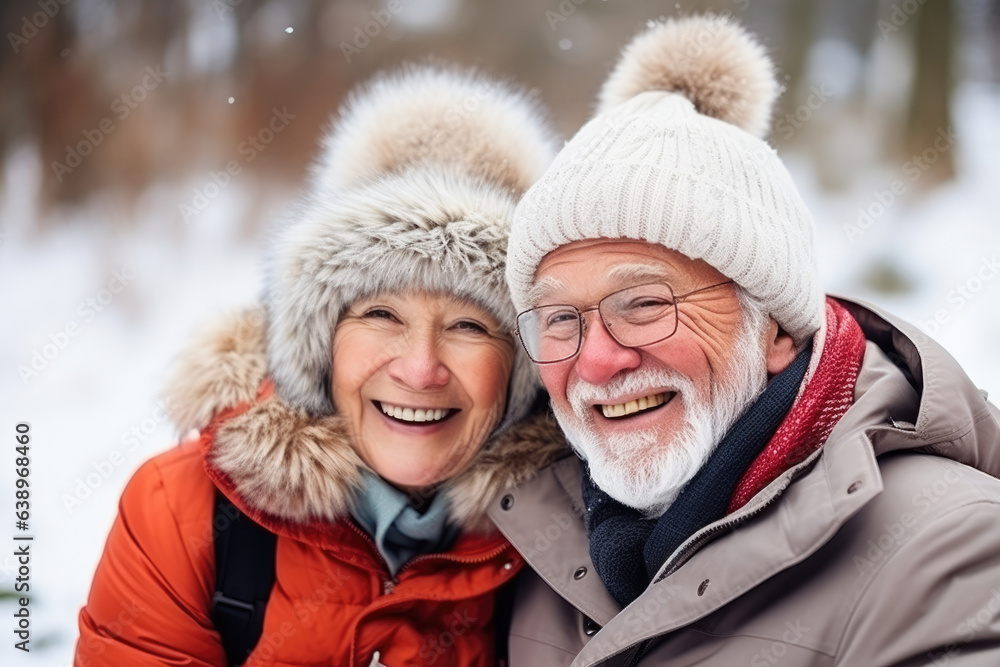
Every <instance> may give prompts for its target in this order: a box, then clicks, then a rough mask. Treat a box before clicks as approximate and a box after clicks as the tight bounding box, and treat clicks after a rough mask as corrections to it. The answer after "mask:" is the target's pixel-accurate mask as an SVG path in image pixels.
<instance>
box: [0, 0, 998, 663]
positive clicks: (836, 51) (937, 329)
mask: <svg viewBox="0 0 1000 667" xmlns="http://www.w3.org/2000/svg"><path fill="white" fill-rule="evenodd" d="M701 9H713V10H717V11H722V12H727V13H730V14H733V15H735V16H736V17H738V18H739V19H740V20H742V21H743V22H744V23H745V24H746V25H747V26H749V27H750V28H751V29H752V30H754V31H755V32H757V33H758V34H759V35H760V36H761V38H762V40H763V41H764V43H765V44H766V46H767V48H768V50H769V52H770V53H771V55H772V56H773V58H774V60H775V62H776V64H777V66H778V68H779V76H780V77H781V80H782V81H783V83H784V85H785V92H784V94H783V96H782V97H781V99H780V101H779V107H778V109H776V112H775V116H774V119H775V122H774V125H773V130H772V133H771V137H770V141H771V143H772V144H773V145H774V146H775V147H776V148H777V149H778V151H779V153H780V154H781V155H782V156H783V157H784V159H785V160H786V162H787V164H788V165H789V167H790V169H791V170H792V173H793V175H794V177H795V180H796V182H797V183H798V185H799V187H800V189H801V191H802V193H803V196H804V197H805V198H806V200H807V201H808V202H809V203H810V205H811V207H812V210H813V212H814V214H815V217H816V244H817V248H818V250H819V262H820V268H821V270H822V274H823V277H824V280H825V283H826V286H827V287H828V289H829V290H830V291H833V292H839V293H843V294H847V295H852V296H858V297H862V298H865V299H870V300H872V301H874V302H876V303H878V304H880V305H883V306H884V307H886V308H888V309H890V310H892V311H895V312H897V313H899V314H901V315H903V316H905V317H907V318H909V319H910V320H911V321H914V322H916V323H919V324H920V325H921V326H922V327H923V328H924V330H925V331H926V333H928V334H929V335H931V336H933V337H934V338H936V339H937V340H939V341H940V342H941V343H943V344H944V345H945V346H946V347H947V348H948V349H949V350H950V351H951V352H952V353H953V354H954V355H955V356H956V357H957V358H958V359H959V361H960V362H962V364H963V365H964V366H965V368H966V370H967V371H968V373H969V374H970V375H971V376H972V378H973V380H974V381H975V382H977V383H978V384H979V385H980V386H981V387H983V388H985V389H987V390H989V391H992V392H994V395H996V396H1000V361H998V355H997V354H996V352H995V347H994V346H995V344H996V343H997V341H1000V312H998V308H997V306H998V304H1000V276H998V272H1000V264H998V255H1000V219H998V218H1000V158H998V156H1000V85H998V84H1000V40H998V36H1000V1H998V0H954V1H953V2H948V1H947V0H882V1H881V2H872V1H871V0H782V1H773V0H715V1H706V2H684V3H681V4H675V3H673V2H670V3H667V2H625V1H624V0H505V1H504V2H486V1H485V0H484V1H480V2H473V1H472V0H392V1H391V2H385V1H378V2H376V1H364V0H343V1H339V2H321V1H320V0H311V1H308V0H303V1H298V2H279V1H276V0H275V1H270V2H265V1H257V0H187V1H167V0H162V1H160V2H155V1H153V0H7V1H6V2H4V3H3V8H2V9H0V27H2V31H3V34H4V42H5V43H4V44H3V45H0V100H2V101H0V174H2V178H0V220H2V221H0V285H2V287H0V313H2V315H0V317H2V320H3V326H2V329H0V373H2V374H0V387H2V399H0V406H2V411H3V419H2V422H0V434H2V435H0V442H2V443H5V444H4V445H3V447H2V448H0V451H2V452H3V453H2V456H3V457H4V459H5V460H4V461H3V462H2V464H0V465H2V470H3V473H2V476H0V480H2V481H0V518H2V521H3V525H4V526H6V528H3V529H2V530H0V538H2V535H4V534H6V535H8V536H11V535H13V534H14V533H15V528H14V507H13V502H14V479H15V477H14V473H13V467H14V456H15V454H14V445H15V443H14V436H15V430H14V429H15V424H17V423H18V422H22V421H23V422H27V423H29V424H30V425H31V435H32V437H33V439H32V443H31V484H32V486H31V490H32V495H31V519H30V530H29V531H28V533H30V534H33V535H34V536H35V541H34V543H33V544H32V561H31V568H32V569H31V596H32V603H31V604H32V606H31V627H32V632H33V634H32V643H31V649H32V650H31V653H30V654H23V653H21V652H20V651H16V650H14V649H13V646H12V644H13V642H14V640H13V639H12V635H11V634H10V631H11V629H13V626H14V621H13V618H12V616H11V614H12V613H13V610H14V609H15V602H14V599H13V598H14V596H13V595H12V592H13V587H14V583H15V577H16V576H17V572H16V563H15V559H14V557H13V554H12V552H13V546H11V547H10V548H8V547H2V548H0V553H2V554H4V555H3V556H0V618H3V619H6V621H0V629H2V630H3V633H4V636H5V637H6V639H5V640H4V641H3V644H2V648H0V656H3V657H2V658H0V663H2V664H4V665H18V664H32V665H36V664H37V665H68V664H69V663H70V661H71V654H72V647H73V642H74V641H75V635H76V614H77V611H78V609H79V607H80V606H81V605H82V604H83V602H84V601H85V599H86V595H87V590H88V587H89V582H90V578H91V576H92V573H93V571H94V568H95V567H96V565H97V562H98V559H99V557H100V555H101V550H102V547H103V543H104V539H105V536H106V534H107V531H108V529H109V527H110V525H111V522H112V520H113V518H114V515H115V511H116V502H117V499H118V496H119V494H120V492H121V490H122V488H123V486H124V485H125V483H126V481H127V480H128V479H129V476H130V475H131V473H132V472H133V471H134V470H135V468H136V467H137V466H138V465H139V464H140V463H141V462H142V461H143V460H145V459H147V458H148V457H150V456H152V455H153V454H155V453H157V452H159V451H162V450H163V449H165V448H167V447H171V446H172V445H173V444H174V443H175V441H176V434H175V433H174V432H173V430H172V427H171V425H170V424H169V423H167V422H166V420H165V419H164V416H163V413H162V409H161V407H162V406H161V405H159V404H158V402H157V400H158V399H157V396H158V392H159V390H160V387H161V385H162V382H163V378H164V373H165V370H166V368H167V367H168V364H169V362H170V360H171V359H172V357H173V356H174V355H175V354H176V353H177V351H178V349H179V347H180V346H181V344H182V343H183V342H184V341H185V339H186V338H187V337H188V335H189V334H190V333H191V331H192V329H194V328H195V327H196V326H197V325H198V324H199V323H202V322H205V321H206V320H208V319H210V318H212V317H214V316H215V315H217V314H218V313H220V312H222V311H225V310H227V309H233V308H237V307H239V306H241V305H244V304H247V303H249V302H251V301H252V300H254V298H255V296H256V294H257V293H258V290H259V288H260V285H261V277H260V276H261V272H260V257H261V254H262V250H263V247H264V243H265V236H264V234H263V233H262V231H263V230H264V229H265V227H266V225H267V222H268V220H269V219H271V218H272V217H273V216H275V215H277V214H280V213H281V212H282V211H283V210H284V208H285V207H286V206H287V205H288V203H289V201H290V200H291V199H292V198H293V197H294V196H295V193H296V192H297V190H298V189H299V188H300V187H301V186H302V184H303V179H304V175H305V173H306V172H305V170H306V166H307V163H308V161H309V159H310V157H311V156H312V155H313V153H314V146H315V140H316V138H317V136H318V134H319V132H320V130H321V128H322V127H323V125H324V123H325V122H326V120H327V117H328V115H329V113H330V112H331V111H332V110H333V109H334V108H335V107H336V106H337V104H338V103H339V102H340V100H342V99H343V96H344V94H345V91H347V90H348V89H349V88H350V87H351V86H352V85H354V84H355V83H357V82H359V81H361V80H363V79H365V78H366V77H367V76H369V75H370V74H371V73H373V72H375V71H376V70H379V69H381V68H383V67H386V66H391V65H395V64H397V63H400V62H402V61H405V60H412V59H420V58H423V57H425V56H426V55H428V54H433V55H436V56H439V57H442V58H447V59H452V60H455V61H458V62H461V63H467V64H475V65H478V66H481V67H482V68H483V69H485V70H488V71H490V72H493V73H495V74H498V75H501V76H505V77H512V78H515V79H517V80H520V81H522V82H523V83H524V84H526V85H527V86H529V87H531V88H534V89H536V90H537V91H538V92H539V94H540V95H541V98H542V99H543V100H544V102H545V103H547V104H548V105H549V107H550V108H551V110H552V115H553V118H554V120H555V121H556V123H557V125H558V127H559V128H560V130H561V131H562V132H563V133H564V134H565V135H566V136H569V135H571V134H572V133H573V132H574V131H575V129H576V128H577V127H578V126H579V125H580V124H581V123H582V122H583V121H584V120H585V119H586V118H587V117H588V114H589V113H590V110H591V108H592V106H591V104H592V100H593V99H594V96H595V93H596V91H597V89H598V86H599V84H600V81H601V80H602V79H603V77H604V76H605V75H606V73H607V72H608V71H609V69H610V67H611V66H612V64H613V63H614V60H615V57H616V55H617V53H618V50H619V48H620V47H621V46H622V45H623V44H625V43H626V42H627V40H628V39H629V37H630V36H631V35H632V34H633V33H634V32H635V31H636V30H638V29H639V28H640V27H641V26H642V25H643V23H644V22H645V21H647V20H648V19H651V18H657V17H660V16H664V15H667V16H669V15H676V14H683V13H689V12H692V11H696V10H701ZM2 539H4V540H6V539H9V537H8V538H2ZM8 544H11V545H12V544H13V543H12V542H8Z"/></svg>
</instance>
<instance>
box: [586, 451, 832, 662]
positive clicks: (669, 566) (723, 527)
mask: <svg viewBox="0 0 1000 667" xmlns="http://www.w3.org/2000/svg"><path fill="white" fill-rule="evenodd" d="M818 451H822V449H820V450H818ZM817 458H819V457H818V456H816V457H814V458H812V459H807V460H806V461H803V462H802V463H800V464H799V466H800V467H799V469H798V470H795V471H794V472H793V473H792V474H791V475H789V476H788V479H787V480H786V481H785V483H784V484H782V485H781V487H780V488H778V489H775V491H774V493H772V494H771V496H770V497H769V498H768V499H767V500H765V501H764V502H762V503H761V504H760V505H758V506H757V507H755V508H754V509H753V510H751V511H749V512H747V513H746V514H742V515H740V516H737V517H734V518H732V519H730V520H729V521H726V522H725V523H721V524H719V525H717V526H713V527H712V528H710V529H708V530H705V531H704V532H701V533H700V534H695V535H694V536H693V537H692V538H691V539H690V541H689V542H688V543H687V544H682V545H681V547H680V548H679V549H678V550H677V551H676V552H675V553H674V554H673V555H672V556H671V557H670V558H668V559H667V560H666V562H664V564H663V566H662V568H661V570H660V574H658V575H657V576H655V577H653V582H652V583H659V582H661V581H663V580H664V579H666V578H667V577H669V576H670V575H671V574H673V573H674V572H676V571H677V570H679V569H680V568H681V566H682V565H684V563H686V562H688V560H690V559H691V556H693V555H694V554H695V552H696V551H698V550H699V549H701V548H702V547H703V546H705V544H706V543H708V542H710V541H712V540H714V539H718V538H719V537H721V534H722V533H723V532H729V531H731V530H732V529H733V528H735V527H736V526H738V525H740V524H742V523H745V522H747V521H749V520H750V519H752V518H753V517H755V516H757V515H758V514H760V513H761V512H763V511H764V510H765V509H767V508H768V507H770V506H771V505H772V504H773V503H774V501H776V500H777V499H778V498H780V497H781V494H782V493H784V492H785V489H787V488H788V487H789V486H790V485H791V483H792V482H794V481H795V480H796V479H798V478H799V477H801V476H802V475H803V474H804V473H805V471H806V470H808V469H809V468H811V467H812V464H813V462H814V461H815V460H816V459H817ZM653 639H654V638H652V637H651V638H649V639H643V640H642V641H640V642H639V643H638V644H636V646H637V649H636V652H635V655H633V656H632V659H631V660H629V662H628V664H627V665H626V667H636V665H638V664H639V660H641V659H642V656H643V655H645V653H646V650H647V649H648V648H649V646H650V644H652V643H653ZM628 648H629V647H627V646H626V647H625V648H623V649H622V650H620V651H615V652H614V653H612V654H610V655H608V656H606V657H605V658H604V660H608V659H609V658H613V657H615V656H616V655H618V654H620V653H624V652H625V651H627V650H628ZM602 662H603V660H602Z"/></svg>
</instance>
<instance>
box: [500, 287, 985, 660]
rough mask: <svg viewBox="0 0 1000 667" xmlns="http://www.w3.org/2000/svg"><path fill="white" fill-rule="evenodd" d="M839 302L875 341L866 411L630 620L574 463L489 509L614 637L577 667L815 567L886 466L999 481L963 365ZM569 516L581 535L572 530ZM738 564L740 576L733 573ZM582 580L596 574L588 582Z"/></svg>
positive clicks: (699, 550) (674, 563) (752, 505)
mask: <svg viewBox="0 0 1000 667" xmlns="http://www.w3.org/2000/svg"><path fill="white" fill-rule="evenodd" d="M840 301H841V303H842V304H843V305H844V306H845V307H847V308H848V309H849V310H850V311H851V314H852V315H853V316H854V317H855V319H856V320H857V321H858V323H859V324H860V325H861V327H862V329H863V330H864V331H865V334H866V338H867V339H868V349H867V351H866V354H865V359H864V361H863V363H862V368H861V374H860V376H859V378H858V382H857V385H856V387H855V397H854V403H853V404H852V406H851V408H850V409H849V410H848V412H847V413H846V414H845V416H844V417H843V418H842V419H841V420H840V421H839V422H838V423H837V425H836V426H835V427H834V429H833V432H832V433H831V434H830V437H829V438H828V440H827V442H826V443H825V445H824V447H823V448H821V449H820V450H818V451H817V452H815V453H814V454H813V455H812V456H811V457H810V458H808V459H806V460H805V461H803V462H802V463H800V464H799V465H797V466H795V467H793V468H791V469H789V470H787V471H786V472H785V473H784V474H782V475H781V476H780V477H778V478H777V479H775V480H774V481H773V482H772V483H771V484H770V485H768V486H767V487H766V488H765V489H763V490H762V491H761V492H760V493H758V494H757V495H756V496H755V497H754V498H753V499H752V500H751V501H750V502H749V503H747V505H746V506H744V507H743V508H741V509H740V510H739V511H737V512H735V513H733V514H732V515H729V516H727V517H725V518H723V519H721V520H720V521H717V522H715V523H713V524H711V525H709V526H706V527H705V528H704V529H702V530H700V531H698V533H696V534H695V535H693V536H692V537H691V538H689V539H688V540H687V541H686V542H685V543H684V544H683V545H681V546H680V547H679V548H678V549H677V550H676V551H675V552H674V554H673V555H671V556H670V557H669V558H668V559H667V561H666V562H665V563H664V565H663V567H662V568H661V570H660V572H659V573H658V574H657V576H656V577H654V580H653V583H652V584H651V585H650V587H649V588H647V590H646V591H645V592H644V593H643V594H642V595H641V596H640V597H639V598H637V599H636V600H635V601H634V602H633V603H632V604H630V605H629V606H628V607H627V608H625V609H624V610H622V609H621V608H620V607H619V606H618V605H617V603H616V602H615V601H614V600H613V599H612V598H611V596H610V595H609V594H608V593H607V592H606V591H605V590H604V587H603V584H602V583H601V581H600V579H599V577H598V576H597V575H596V572H594V569H593V564H592V563H591V561H590V557H589V543H588V541H587V536H586V532H585V529H584V526H583V520H582V518H581V517H582V513H583V507H582V497H581V493H580V474H581V466H580V464H579V462H578V461H577V459H576V458H575V457H567V458H564V459H560V460H559V461H557V462H555V463H554V464H553V465H552V466H550V467H549V468H548V469H546V470H545V471H543V472H542V473H541V474H540V475H539V476H538V477H537V479H535V480H534V481H532V482H531V483H530V484H528V485H525V486H522V487H520V488H518V489H515V490H514V491H513V492H511V494H510V495H511V499H510V500H508V501H506V502H502V503H501V502H495V503H494V504H493V505H492V506H491V507H490V511H489V514H490V516H491V517H492V518H493V519H494V521H495V523H496V524H497V526H498V527H499V528H500V529H501V531H503V533H504V534H505V535H506V537H507V538H508V539H509V540H510V541H511V542H512V543H513V544H514V545H515V546H516V547H517V548H518V550H519V551H521V553H522V554H523V555H524V557H525V560H527V562H528V563H529V564H530V565H531V567H532V568H533V569H534V570H536V571H537V572H538V573H539V575H540V576H541V577H542V578H543V579H545V581H546V582H547V583H548V584H549V586H550V587H552V588H553V589H554V590H555V591H556V592H557V593H559V594H560V595H561V596H562V597H563V598H565V599H566V600H567V601H568V602H570V603H571V604H573V605H574V606H575V607H576V608H577V609H579V610H580V611H581V612H582V613H584V614H586V615H587V616H589V617H590V618H592V619H594V620H595V621H596V622H597V623H598V624H600V625H602V626H605V629H604V630H603V631H602V632H601V633H599V634H598V635H597V636H595V637H594V639H593V640H592V641H591V642H590V643H588V644H587V645H586V647H585V648H584V649H583V651H582V652H581V653H580V655H579V656H578V657H577V659H576V660H575V661H574V663H573V664H574V665H590V664H594V663H596V662H598V661H600V660H604V659H607V658H608V657H609V656H611V655H614V654H616V653H619V652H621V651H624V650H626V649H627V648H629V647H630V646H633V645H635V644H636V643H637V642H641V641H642V640H644V639H648V638H650V637H654V636H657V635H662V634H664V633H666V632H670V631H672V630H674V629H677V628H680V627H683V626H685V625H687V624H690V623H692V622H694V621H696V620H698V619H699V618H702V617H704V616H706V615H708V614H710V613H712V612H713V611H715V610H717V609H719V608H721V607H723V606H725V605H726V604H728V603H729V602H731V601H732V600H733V599H735V598H737V597H739V596H740V595H743V594H744V593H745V592H747V591H748V590H750V589H752V588H754V587H755V586H757V585H758V584H759V583H761V582H762V581H764V580H765V579H767V578H769V577H771V576H773V575H774V573H775V572H776V571H780V570H784V569H787V568H789V567H791V566H793V565H795V564H796V563H799V562H801V561H802V560H804V559H805V558H807V557H808V556H810V555H811V554H812V553H814V552H815V551H816V550H818V549H819V548H820V547H821V546H822V545H823V544H825V543H826V542H827V541H829V540H830V538H831V537H832V536H833V535H834V534H835V533H836V532H837V530H839V528H840V527H841V526H842V525H843V524H844V523H845V522H846V521H847V520H848V519H850V518H851V517H852V516H854V515H855V514H856V513H857V512H858V511H859V510H860V509H861V508H862V507H864V505H866V504H867V503H868V502H869V501H870V500H872V499H873V498H874V497H876V496H877V495H878V494H879V493H881V492H882V489H883V484H882V477H881V474H880V472H879V467H878V463H877V460H876V457H877V456H878V455H880V454H883V453H886V452H889V451H895V450H900V449H919V450H920V451H924V452H927V453H933V454H938V455H941V456H947V457H948V458H952V459H955V460H958V461H961V462H963V463H968V464H970V465H975V467H977V468H980V469H982V470H985V471H987V472H990V473H991V474H994V475H996V474H997V470H996V468H995V467H992V468H991V466H996V458H997V456H998V454H997V452H995V451H993V450H995V449H998V448H996V447H995V446H991V445H992V443H995V442H997V441H998V440H1000V432H998V426H997V420H996V419H990V418H989V417H990V416H991V414H996V408H993V407H992V406H990V405H989V404H988V403H987V402H986V400H985V398H984V397H983V396H982V394H981V393H980V392H979V391H978V390H976V389H975V387H974V385H972V383H971V382H970V381H969V379H968V378H967V377H966V376H965V374H964V372H962V370H961V368H960V367H959V366H958V364H957V363H956V362H955V361H954V359H952V358H951V357H950V355H948V354H947V352H945V351H944V350H943V349H942V348H941V347H940V346H938V345H937V344H935V343H934V342H933V341H931V340H930V339H928V338H927V337H926V336H923V335H922V334H921V333H920V332H919V331H917V330H915V329H914V328H913V327H912V326H910V325H907V324H905V323H904V322H900V321H898V320H895V319H893V318H891V316H889V315H887V314H885V313H883V312H881V311H878V310H877V309H875V308H873V307H870V306H866V305H862V304H861V303H858V302H852V301H849V300H845V299H841V300H840ZM793 481H794V482H795V483H794V484H792V482H793ZM779 498H780V502H777V501H778V500H779ZM505 506H506V507H509V508H510V509H504V507H505ZM517 508H522V509H523V508H527V510H525V511H520V512H518V511H516V510H517ZM539 508H545V511H538V510H539ZM570 516H571V517H572V521H570V522H566V523H565V524H564V523H560V521H561V517H570ZM750 517H753V518H754V520H752V521H751V520H749V519H750ZM553 526H556V527H557V528H554V527H553ZM736 526H739V529H740V530H739V536H740V539H739V540H738V547H739V554H738V555H736V554H734V553H733V548H734V544H735V542H734V541H733V540H717V539H716V538H718V537H721V536H723V535H726V534H728V533H730V532H731V531H732V529H733V528H734V527H736ZM543 537H545V538H547V539H545V540H543V539H542V538H543ZM734 558H735V559H738V561H739V563H740V567H739V568H733V567H732V563H733V562H734ZM580 568H586V574H585V575H583V576H582V578H580V579H576V578H575V577H574V576H573V574H574V573H575V572H577V571H579V570H580Z"/></svg>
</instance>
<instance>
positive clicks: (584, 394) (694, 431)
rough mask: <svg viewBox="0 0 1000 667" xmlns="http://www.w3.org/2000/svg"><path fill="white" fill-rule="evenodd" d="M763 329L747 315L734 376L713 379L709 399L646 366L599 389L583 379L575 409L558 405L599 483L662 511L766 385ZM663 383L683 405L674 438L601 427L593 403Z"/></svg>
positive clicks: (571, 396)
mask: <svg viewBox="0 0 1000 667" xmlns="http://www.w3.org/2000/svg"><path fill="white" fill-rule="evenodd" d="M744 312H745V311H744ZM751 320H753V321H751ZM763 324H766V320H764V322H763ZM762 330H763V328H762V326H761V322H760V318H749V319H746V320H745V323H744V326H743V327H741V331H740V333H739V334H738V336H737V339H736V347H735V349H734V351H733V352H734V354H733V357H732V361H731V362H730V364H729V366H730V368H729V369H728V370H729V373H728V375H729V376H730V378H729V379H728V381H725V382H722V381H719V379H718V378H717V377H714V376H713V377H712V380H711V396H710V398H709V399H708V400H705V399H704V398H703V397H701V396H698V392H697V389H696V387H695V384H694V382H693V381H692V380H691V379H690V378H689V377H687V376H686V375H683V374H681V373H678V372H677V371H674V370H671V369H667V368H662V367H650V366H647V365H645V364H644V366H640V367H639V368H638V369H636V370H635V371H627V372H623V373H621V374H620V375H618V376H616V377H615V378H614V379H613V380H612V381H611V382H609V383H607V384H604V385H601V386H596V385H592V384H589V383H587V382H583V381H579V382H577V383H576V384H575V385H573V386H572V387H570V388H569V390H568V391H567V400H568V402H569V404H570V406H571V411H564V410H561V409H560V408H559V407H558V406H557V405H556V404H555V403H554V402H553V404H552V407H553V410H554V411H555V414H556V418H557V419H558V421H559V425H560V426H561V427H562V429H563V431H564V432H565V434H566V438H567V439H568V440H569V442H570V444H571V445H572V446H573V449H574V450H575V451H576V453H577V455H578V456H579V457H580V458H581V459H583V460H585V461H587V462H588V464H589V467H590V475H591V478H592V479H593V480H594V483H595V484H597V486H598V487H599V488H600V489H601V490H603V491H604V492H605V493H607V494H608V495H609V496H611V497H612V498H614V499H615V500H617V501H618V502H620V503H622V504H623V505H626V506H628V507H632V508H634V509H636V510H639V511H640V512H642V513H643V514H644V515H645V516H646V517H657V516H660V515H662V514H663V513H664V512H665V511H666V510H667V508H668V507H670V505H671V504H672V503H673V502H674V500H675V499H676V498H677V496H678V494H680V492H681V490H682V489H683V488H684V486H685V485H686V484H687V483H688V482H689V481H691V478H693V477H694V476H695V474H696V473H697V472H698V470H700V469H701V467H702V465H704V463H705V461H706V460H708V457H709V456H711V455H712V452H714V451H715V448H716V447H717V446H718V445H719V442H720V441H721V440H722V438H723V437H724V436H725V435H726V433H727V432H728V431H729V429H730V427H731V426H732V425H733V423H734V422H735V421H736V420H737V419H738V418H739V417H740V415H741V414H742V413H743V411H744V410H745V409H746V407H747V406H748V405H749V404H750V403H751V402H753V401H754V400H755V399H756V398H757V397H758V396H759V395H760V393H761V392H762V391H763V390H764V388H765V386H766V385H767V363H766V360H765V358H764V350H763V344H762V341H761V333H762ZM660 388H668V389H669V390H671V391H676V392H678V395H677V396H675V397H674V399H673V400H681V401H682V403H683V408H684V413H683V414H684V423H683V425H682V426H681V430H680V432H678V433H676V435H674V436H673V437H672V438H671V439H669V440H667V438H670V436H668V435H665V434H663V433H661V432H660V429H659V428H657V427H656V426H652V427H650V428H647V429H645V430H642V431H636V432H633V433H621V434H615V435H607V434H600V433H599V432H598V431H597V429H596V427H595V422H596V420H597V419H598V416H597V413H596V411H595V410H594V404H595V403H601V402H609V401H612V400H615V399H617V398H618V397H620V396H624V395H640V396H641V395H643V393H644V392H645V393H647V394H650V393H653V391H655V390H657V389H660ZM660 409H661V410H663V409H666V408H660Z"/></svg>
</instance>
